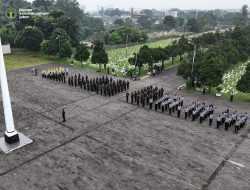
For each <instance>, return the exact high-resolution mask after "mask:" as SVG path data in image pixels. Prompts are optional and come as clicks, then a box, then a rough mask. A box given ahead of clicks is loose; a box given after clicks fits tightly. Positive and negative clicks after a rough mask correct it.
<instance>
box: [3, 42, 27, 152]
mask: <svg viewBox="0 0 250 190" xmlns="http://www.w3.org/2000/svg"><path fill="white" fill-rule="evenodd" d="M0 84H1V92H2V100H3V108H4V118H5V127H6V130H5V133H4V137H2V138H0V148H1V149H2V150H3V152H5V153H9V152H11V151H13V150H15V149H18V148H20V147H22V146H24V145H27V144H30V143H32V140H31V139H29V138H27V137H25V136H24V135H23V134H22V133H19V132H17V131H16V129H15V126H14V119H13V113H12V107H11V100H10V95H9V88H8V81H7V76H6V69H5V64H4V57H3V48H2V43H1V39H0Z"/></svg>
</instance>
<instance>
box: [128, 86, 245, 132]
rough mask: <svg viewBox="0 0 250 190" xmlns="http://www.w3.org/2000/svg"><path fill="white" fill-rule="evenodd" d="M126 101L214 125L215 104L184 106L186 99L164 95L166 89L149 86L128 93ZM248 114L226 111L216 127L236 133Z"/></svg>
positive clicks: (221, 115) (199, 103) (219, 118)
mask: <svg viewBox="0 0 250 190" xmlns="http://www.w3.org/2000/svg"><path fill="white" fill-rule="evenodd" d="M126 101H127V102H128V103H129V101H130V103H131V104H136V105H138V106H140V105H141V106H142V107H145V106H148V107H149V109H153V106H154V109H155V111H158V110H161V111H162V112H165V111H168V112H169V115H172V114H173V113H175V112H176V113H177V117H178V118H180V117H181V112H184V119H185V120H187V119H190V120H191V121H196V120H197V119H199V122H200V123H203V122H204V121H205V120H206V119H207V118H208V119H209V126H212V125H213V120H214V112H215V106H214V105H213V104H210V105H206V103H205V102H199V101H194V102H192V104H190V105H188V106H185V107H184V106H183V103H184V97H182V96H178V95H174V96H173V95H169V94H167V93H166V94H164V89H162V88H161V89H159V88H158V87H152V86H148V87H145V88H143V89H141V90H137V91H134V92H131V93H128V92H127V93H126ZM247 120H248V114H247V113H244V114H243V113H239V114H238V113H237V112H234V113H230V111H229V110H226V111H225V112H223V113H222V114H219V116H218V117H217V122H216V127H217V128H219V127H220V126H222V125H225V130H228V128H229V127H231V126H234V128H235V129H234V131H235V133H238V131H239V130H240V129H241V128H243V127H244V126H245V125H246V124H247Z"/></svg>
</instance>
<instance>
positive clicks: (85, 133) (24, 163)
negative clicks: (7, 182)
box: [0, 108, 138, 176]
mask: <svg viewBox="0 0 250 190" xmlns="http://www.w3.org/2000/svg"><path fill="white" fill-rule="evenodd" d="M137 109H138V108H135V109H133V110H130V111H128V112H125V113H123V114H121V115H120V116H118V117H116V118H114V119H112V120H109V121H107V122H105V123H102V124H100V125H97V126H96V127H95V128H92V129H91V130H89V131H84V132H82V133H80V134H79V135H77V136H75V137H73V138H70V139H68V140H66V141H65V142H63V143H61V144H59V145H57V146H55V147H53V148H51V149H49V150H47V151H45V152H42V153H40V154H38V155H36V156H34V157H33V158H31V159H28V160H26V161H24V162H22V163H20V164H19V165H17V166H14V167H13V168H10V169H8V170H6V171H5V172H2V173H0V176H4V175H6V174H8V173H10V172H12V171H15V170H16V169H18V168H20V167H22V166H24V165H26V164H28V163H31V162H32V161H34V160H36V159H38V158H40V157H42V156H44V155H46V154H48V153H50V152H52V151H54V150H56V149H58V148H61V147H63V146H65V145H67V144H69V143H71V142H73V141H75V140H77V139H79V138H81V137H83V136H86V135H87V134H88V133H90V132H92V131H93V130H98V129H99V128H101V127H102V126H104V125H107V124H108V123H112V122H114V121H116V120H118V119H120V118H121V117H123V116H124V115H127V114H128V113H131V112H134V111H135V110H137Z"/></svg>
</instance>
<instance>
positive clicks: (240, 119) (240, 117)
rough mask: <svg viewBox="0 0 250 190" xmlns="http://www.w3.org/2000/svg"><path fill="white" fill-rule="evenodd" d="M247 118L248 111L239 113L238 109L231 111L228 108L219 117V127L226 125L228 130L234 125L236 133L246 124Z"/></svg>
mask: <svg viewBox="0 0 250 190" xmlns="http://www.w3.org/2000/svg"><path fill="white" fill-rule="evenodd" d="M247 120H248V114H247V113H238V112H237V111H234V112H230V110H229V109H227V110H225V111H224V112H222V114H219V116H218V117H217V128H219V127H220V126H222V125H224V126H225V130H228V129H229V127H232V126H234V131H235V133H238V131H239V130H240V129H242V128H243V127H245V126H246V124H247Z"/></svg>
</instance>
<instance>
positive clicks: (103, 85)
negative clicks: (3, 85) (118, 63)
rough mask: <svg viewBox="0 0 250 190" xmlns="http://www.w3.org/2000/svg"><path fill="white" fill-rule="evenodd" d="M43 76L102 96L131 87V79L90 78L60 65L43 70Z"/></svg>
mask: <svg viewBox="0 0 250 190" xmlns="http://www.w3.org/2000/svg"><path fill="white" fill-rule="evenodd" d="M42 78H45V79H49V80H54V81H58V82H61V83H64V84H66V83H67V84H68V85H69V86H71V87H75V88H77V87H79V88H81V89H84V90H88V91H92V92H96V93H97V94H100V95H102V96H114V95H116V94H118V93H121V92H124V91H127V90H128V89H129V85H130V84H129V81H128V80H121V79H113V78H112V77H108V76H102V77H95V78H89V76H88V75H83V74H80V73H78V74H69V73H68V71H67V70H65V69H64V68H62V67H60V68H57V69H53V70H48V71H42Z"/></svg>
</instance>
